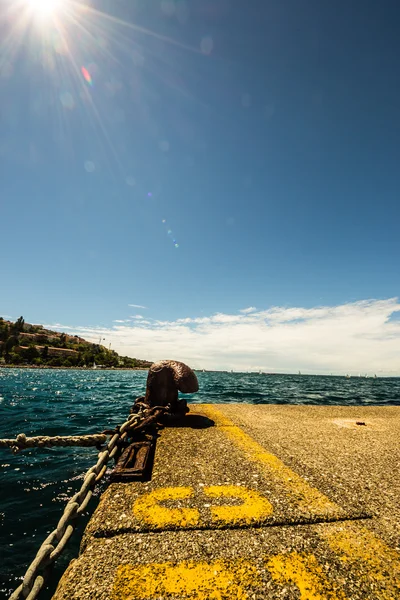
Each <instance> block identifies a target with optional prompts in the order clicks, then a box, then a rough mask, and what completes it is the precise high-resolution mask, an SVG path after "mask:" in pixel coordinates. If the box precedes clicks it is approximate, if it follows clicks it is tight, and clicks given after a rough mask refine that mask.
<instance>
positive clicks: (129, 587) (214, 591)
mask: <svg viewBox="0 0 400 600" xmlns="http://www.w3.org/2000/svg"><path fill="white" fill-rule="evenodd" d="M260 583H261V582H260V579H259V576H258V572H257V569H256V567H255V566H254V565H252V564H251V563H250V562H248V561H245V560H235V561H228V560H216V561H213V562H211V563H207V562H195V561H185V562H182V563H178V564H177V565H174V564H172V563H161V564H150V565H120V566H119V567H118V569H117V575H116V578H115V582H114V587H113V591H112V600H133V599H143V600H144V599H145V598H146V599H149V598H160V597H164V596H165V595H167V594H168V595H169V594H171V595H172V596H173V597H178V598H181V597H185V598H190V599H191V600H208V599H213V600H232V598H235V600H246V598H248V595H247V593H246V591H245V588H246V587H248V586H250V585H252V586H258V585H260Z"/></svg>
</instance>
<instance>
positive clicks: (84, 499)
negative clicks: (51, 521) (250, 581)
mask: <svg viewBox="0 0 400 600" xmlns="http://www.w3.org/2000/svg"><path fill="white" fill-rule="evenodd" d="M155 408H156V409H158V408H159V407H155ZM162 408H163V410H161V411H160V410H159V411H157V410H155V409H147V410H146V409H145V410H140V411H139V412H138V413H137V414H132V415H130V416H129V418H128V420H127V421H125V422H124V423H123V424H122V425H121V427H117V428H116V429H115V430H114V431H113V432H112V434H113V435H112V437H111V439H110V440H109V442H108V444H107V446H106V447H105V449H104V450H102V451H101V452H99V454H98V460H97V463H96V464H95V465H94V466H93V467H90V469H88V471H87V472H86V474H85V476H84V479H83V484H82V486H81V489H80V490H79V492H77V493H76V494H75V495H74V496H72V498H71V499H70V500H69V501H68V503H67V505H66V506H65V509H64V512H63V514H62V517H61V519H60V520H59V522H58V524H57V527H56V528H55V529H54V531H52V532H51V533H50V534H49V535H48V536H47V538H46V539H45V540H44V542H43V543H42V545H41V546H40V548H39V551H38V553H37V554H36V557H35V559H34V560H33V562H32V563H31V564H30V566H29V567H28V569H27V571H26V573H25V576H24V578H23V581H22V583H21V585H20V586H19V587H18V588H17V589H16V590H15V591H14V592H13V593H12V594H11V596H10V598H9V600H19V599H21V598H23V599H25V600H35V598H37V596H38V594H39V592H40V590H41V589H42V587H43V585H44V584H45V582H46V580H47V577H48V575H49V572H50V567H51V565H52V564H53V563H54V562H55V561H56V559H57V558H58V557H59V555H60V554H61V552H62V551H63V550H64V547H65V545H66V543H67V541H68V540H69V538H70V537H71V535H72V533H73V531H74V524H73V523H71V521H75V519H76V518H77V517H79V516H80V515H81V514H82V513H83V512H84V511H85V509H86V507H87V505H88V503H89V501H90V499H91V497H92V495H93V488H94V486H95V485H96V484H97V483H98V482H99V481H100V480H101V479H102V477H103V476H104V474H105V472H106V469H107V463H108V461H109V459H110V458H114V456H115V455H116V453H117V451H118V443H119V442H121V441H125V440H126V438H127V437H129V435H131V434H132V433H133V432H134V431H135V430H137V429H138V427H139V426H141V425H142V423H144V422H145V421H147V424H150V423H149V420H150V421H151V422H154V421H155V420H156V419H157V417H158V416H159V415H160V414H161V412H163V411H165V409H164V407H162ZM104 437H105V436H104Z"/></svg>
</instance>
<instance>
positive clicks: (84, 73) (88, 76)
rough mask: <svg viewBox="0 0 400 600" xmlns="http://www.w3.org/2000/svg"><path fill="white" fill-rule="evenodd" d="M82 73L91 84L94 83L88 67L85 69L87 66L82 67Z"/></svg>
mask: <svg viewBox="0 0 400 600" xmlns="http://www.w3.org/2000/svg"><path fill="white" fill-rule="evenodd" d="M81 73H82V75H83V77H84V79H85V81H87V82H88V84H89V85H93V81H92V78H91V76H90V73H89V71H88V70H87V69H85V67H81Z"/></svg>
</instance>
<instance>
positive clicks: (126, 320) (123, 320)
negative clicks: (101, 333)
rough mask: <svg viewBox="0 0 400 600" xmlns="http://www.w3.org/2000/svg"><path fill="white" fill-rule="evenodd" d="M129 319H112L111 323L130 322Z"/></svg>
mask: <svg viewBox="0 0 400 600" xmlns="http://www.w3.org/2000/svg"><path fill="white" fill-rule="evenodd" d="M130 322H131V319H114V321H113V323H130Z"/></svg>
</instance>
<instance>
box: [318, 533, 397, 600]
mask: <svg viewBox="0 0 400 600" xmlns="http://www.w3.org/2000/svg"><path fill="white" fill-rule="evenodd" d="M321 537H322V538H323V539H324V540H325V541H326V542H328V545H329V547H330V549H331V550H332V551H333V552H334V553H335V554H337V555H338V557H339V559H340V560H341V562H342V563H344V564H345V565H348V566H349V567H350V568H352V569H360V568H361V569H362V570H363V571H366V572H367V574H368V579H369V580H370V582H372V583H373V584H374V587H375V589H376V598H379V600H397V599H398V598H400V553H399V552H396V550H394V549H392V548H389V547H388V546H387V545H386V544H385V543H384V542H382V540H380V539H378V538H377V537H376V536H375V535H374V534H373V533H372V532H371V531H370V530H369V529H367V528H366V527H364V526H363V525H361V524H359V523H354V522H349V521H347V522H341V523H334V524H332V525H329V527H324V528H323V529H322V533H321Z"/></svg>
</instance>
